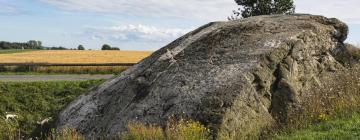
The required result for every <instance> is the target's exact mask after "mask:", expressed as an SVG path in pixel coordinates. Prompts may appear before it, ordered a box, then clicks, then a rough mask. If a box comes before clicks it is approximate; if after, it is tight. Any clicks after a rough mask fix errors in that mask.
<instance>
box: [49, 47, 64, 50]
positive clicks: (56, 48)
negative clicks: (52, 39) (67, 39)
mask: <svg viewBox="0 0 360 140" xmlns="http://www.w3.org/2000/svg"><path fill="white" fill-rule="evenodd" d="M48 49H49V50H69V49H68V48H65V47H62V46H59V47H51V48H48Z"/></svg>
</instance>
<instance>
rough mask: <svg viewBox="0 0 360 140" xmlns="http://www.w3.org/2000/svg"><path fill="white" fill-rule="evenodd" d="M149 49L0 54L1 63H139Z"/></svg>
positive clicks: (147, 53) (147, 54)
mask: <svg viewBox="0 0 360 140" xmlns="http://www.w3.org/2000/svg"><path fill="white" fill-rule="evenodd" d="M151 53H152V52H147V51H78V50H40V51H29V52H20V53H9V54H0V63H84V64H86V63H137V62H139V61H140V60H142V59H143V58H145V57H147V56H149V55H150V54H151Z"/></svg>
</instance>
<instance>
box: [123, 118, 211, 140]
mask: <svg viewBox="0 0 360 140" xmlns="http://www.w3.org/2000/svg"><path fill="white" fill-rule="evenodd" d="M167 125H168V126H167V127H166V128H165V129H163V128H161V127H160V126H156V125H144V124H141V123H130V124H129V125H128V132H126V133H123V134H122V135H121V139H124V140H208V139H210V131H209V129H207V128H205V127H204V126H203V125H201V124H200V123H198V122H195V121H185V120H179V121H177V120H173V119H171V120H170V121H168V123H167Z"/></svg>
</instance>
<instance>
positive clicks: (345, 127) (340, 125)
mask: <svg viewBox="0 0 360 140" xmlns="http://www.w3.org/2000/svg"><path fill="white" fill-rule="evenodd" d="M274 139H275V140H353V139H360V113H344V114H342V115H340V116H337V117H335V118H333V119H331V120H330V121H326V122H322V123H319V124H317V125H312V126H310V127H308V128H306V129H302V130H298V131H295V132H292V133H288V134H284V135H280V136H276V137H275V138H274Z"/></svg>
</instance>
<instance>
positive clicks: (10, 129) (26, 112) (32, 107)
mask: <svg viewBox="0 0 360 140" xmlns="http://www.w3.org/2000/svg"><path fill="white" fill-rule="evenodd" d="M102 82H103V80H90V81H71V82H70V81H63V82H30V83H28V82H24V83H22V82H9V83H3V82H0V139H1V140H6V139H10V140H11V139H20V137H22V136H24V137H25V138H26V137H28V136H33V137H35V136H37V137H39V135H40V134H42V133H43V134H44V133H45V132H46V131H47V130H48V128H51V127H52V126H51V124H48V125H45V126H40V125H38V124H37V121H41V120H43V119H45V118H48V117H52V118H53V119H52V121H54V120H55V119H56V116H57V114H58V112H59V111H60V110H61V109H62V108H63V107H64V106H65V105H67V104H68V103H70V102H71V101H73V100H74V99H75V98H76V97H78V96H79V95H80V94H82V93H86V92H87V91H88V90H89V89H90V88H91V87H94V86H96V85H98V84H100V83H102ZM6 112H11V113H13V114H16V115H18V118H17V119H16V120H8V121H5V114H6Z"/></svg>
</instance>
